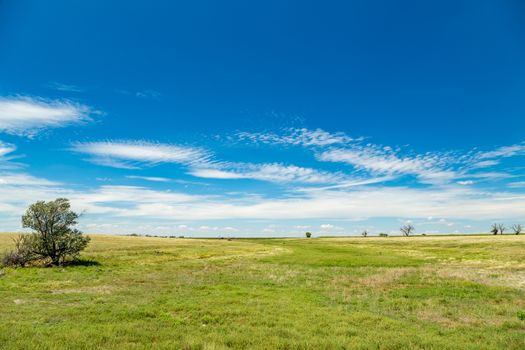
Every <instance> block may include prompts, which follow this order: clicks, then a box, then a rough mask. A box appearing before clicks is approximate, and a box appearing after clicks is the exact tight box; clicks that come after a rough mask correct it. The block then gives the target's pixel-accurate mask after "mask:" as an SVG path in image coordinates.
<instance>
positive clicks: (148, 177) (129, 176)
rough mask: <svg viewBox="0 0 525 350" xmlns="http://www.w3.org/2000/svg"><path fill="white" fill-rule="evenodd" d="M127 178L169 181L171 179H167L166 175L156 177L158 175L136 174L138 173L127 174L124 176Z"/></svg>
mask: <svg viewBox="0 0 525 350" xmlns="http://www.w3.org/2000/svg"><path fill="white" fill-rule="evenodd" d="M126 177H127V178H128V179H136V180H144V181H152V182H170V181H172V180H171V179H168V178H166V177H158V176H138V175H128V176H126Z"/></svg>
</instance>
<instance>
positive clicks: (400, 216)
mask: <svg viewBox="0 0 525 350" xmlns="http://www.w3.org/2000/svg"><path fill="white" fill-rule="evenodd" d="M524 37H525V4H524V3H523V2H522V1H517V0H505V1H501V0H499V1H496V0H481V1H479V0H478V1H448V0H441V1H425V2H421V1H406V0H402V1H396V2H392V1H322V2H321V1H286V2H284V1H264V2H246V1H224V2H216V1H192V2H174V1H155V2H151V1H148V2H146V1H142V2H133V1H112V2H111V3H109V2H107V1H95V0H94V1H89V2H73V1H45V2H43V1H29V0H27V1H3V2H1V3H0V45H1V46H0V230H20V229H21V227H20V215H21V214H22V213H23V211H24V209H25V208H26V207H27V205H28V204H29V203H31V202H34V201H36V200H40V199H45V200H48V199H54V198H56V197H63V196H65V197H67V198H70V199H71V201H72V204H73V206H74V208H75V209H76V210H79V211H83V212H84V216H83V217H82V220H81V228H82V229H83V230H85V231H86V232H93V233H97V232H104V233H130V232H138V233H150V234H162V235H164V234H177V235H186V236H293V235H303V234H304V232H305V231H311V232H313V233H314V235H341V234H359V233H360V232H361V231H362V230H363V229H368V230H369V231H371V232H372V233H378V232H387V233H390V232H398V228H399V226H400V225H402V224H404V223H405V222H407V221H410V222H412V223H413V224H414V225H415V226H416V232H417V233H449V232H467V233H469V232H486V231H488V229H489V226H490V224H491V223H492V222H493V221H498V222H505V223H507V225H508V226H510V225H511V224H513V223H519V222H522V223H525V222H524V221H525V172H524V169H525V167H524V166H525V163H524V162H523V160H524V159H525V158H524V156H525V132H524V131H525V102H524V101H525V100H524V97H525V64H524V63H523V62H525V40H523V38H524Z"/></svg>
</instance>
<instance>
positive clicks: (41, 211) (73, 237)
mask: <svg viewBox="0 0 525 350" xmlns="http://www.w3.org/2000/svg"><path fill="white" fill-rule="evenodd" d="M78 217H79V215H78V214H77V213H75V212H74V211H72V210H71V205H70V204H69V200H67V199H66V198H58V199H56V200H54V201H49V202H45V201H38V202H36V203H34V204H31V205H30V206H29V208H28V209H27V211H26V213H25V214H24V215H23V216H22V226H23V227H24V228H31V229H33V230H34V232H33V233H32V234H31V235H30V236H29V237H30V238H29V242H28V244H29V245H30V247H31V251H32V253H33V254H34V255H35V256H36V257H37V258H38V259H42V260H47V261H49V262H50V263H51V264H52V265H60V264H63V263H64V262H65V261H66V259H68V258H69V259H75V258H77V257H78V255H79V254H80V252H81V251H82V250H84V249H85V248H86V246H87V244H88V243H89V237H87V236H84V235H82V232H80V231H79V230H77V229H75V228H73V226H75V225H76V224H77V219H78Z"/></svg>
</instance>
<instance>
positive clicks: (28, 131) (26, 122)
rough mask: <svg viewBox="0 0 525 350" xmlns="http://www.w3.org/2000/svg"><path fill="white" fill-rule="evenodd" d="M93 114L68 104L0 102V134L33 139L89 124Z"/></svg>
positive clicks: (24, 100)
mask: <svg viewBox="0 0 525 350" xmlns="http://www.w3.org/2000/svg"><path fill="white" fill-rule="evenodd" d="M94 113H97V112H95V111H93V110H92V109H91V108H90V107H88V106H86V105H82V104H79V103H76V102H72V101H69V100H45V99H40V98H33V97H11V98H9V97H3V98H0V132H5V133H8V134H12V135H18V136H26V137H34V136H35V135H36V134H38V133H39V132H42V131H43V130H45V129H52V128H62V127H66V126H70V125H75V124H83V123H86V122H88V121H91V120H92V119H91V117H90V115H91V114H94Z"/></svg>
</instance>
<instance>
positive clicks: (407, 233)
mask: <svg viewBox="0 0 525 350" xmlns="http://www.w3.org/2000/svg"><path fill="white" fill-rule="evenodd" d="M400 230H401V233H403V235H404V236H406V237H408V236H410V234H411V233H412V232H413V231H414V230H415V228H414V226H412V224H406V225H405V226H403V227H401V228H400Z"/></svg>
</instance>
